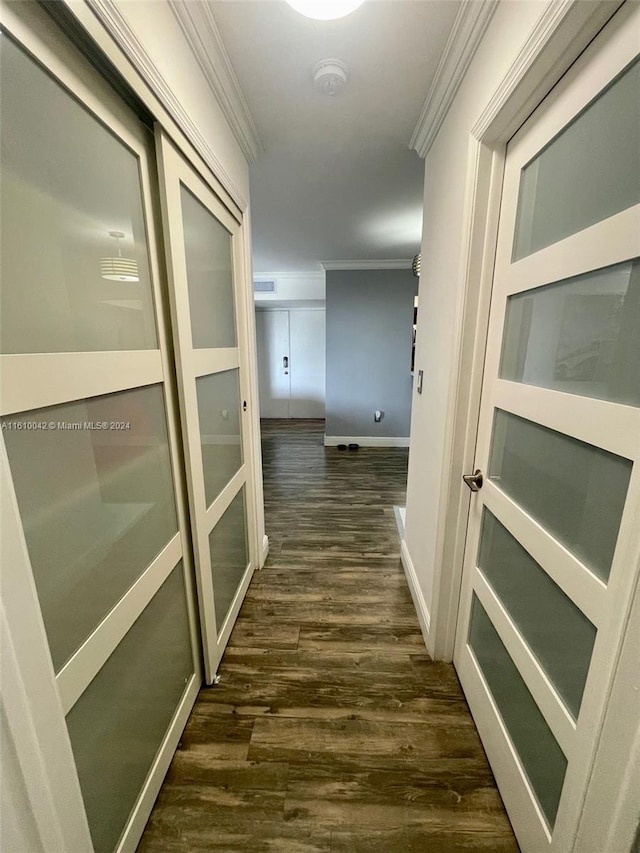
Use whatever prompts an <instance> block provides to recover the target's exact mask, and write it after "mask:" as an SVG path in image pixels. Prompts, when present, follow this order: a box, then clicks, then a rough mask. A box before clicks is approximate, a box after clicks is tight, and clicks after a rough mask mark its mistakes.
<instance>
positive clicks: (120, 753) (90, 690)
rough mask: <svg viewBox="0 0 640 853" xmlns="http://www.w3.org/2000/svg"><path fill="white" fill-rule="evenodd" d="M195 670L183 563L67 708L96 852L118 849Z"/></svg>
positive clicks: (68, 724)
mask: <svg viewBox="0 0 640 853" xmlns="http://www.w3.org/2000/svg"><path fill="white" fill-rule="evenodd" d="M192 674H193V661H192V657H191V644H190V639H189V626H188V622H187V606H186V598H185V589H184V581H183V577H182V563H178V565H177V566H176V568H175V569H174V570H173V571H172V573H171V574H170V575H169V577H168V578H167V580H166V581H165V582H164V584H163V585H162V586H161V587H160V589H159V590H158V592H157V593H156V595H155V596H154V598H153V599H152V600H151V601H150V602H149V604H148V605H147V607H146V608H145V610H144V611H143V612H142V614H141V615H140V616H139V618H138V619H137V621H136V622H135V623H134V624H133V626H132V627H131V628H130V630H129V632H128V633H127V634H126V636H125V638H124V639H123V640H122V642H121V643H120V645H119V646H118V647H117V648H116V650H115V651H114V652H113V654H112V655H111V657H110V658H109V659H108V660H107V662H106V663H105V665H104V666H103V667H102V669H101V670H100V672H99V673H98V674H97V675H96V677H95V678H94V679H93V681H92V682H91V684H90V685H89V686H88V687H87V689H86V690H85V692H84V693H83V694H82V696H81V697H80V699H79V700H78V701H77V702H76V704H75V705H74V706H73V708H72V709H71V711H70V712H69V714H68V715H67V726H68V729H69V736H70V738H71V746H72V748H73V754H74V756H75V760H76V765H77V768H78V776H79V778H80V787H81V789H82V795H83V798H84V803H85V807H86V810H87V817H88V819H89V828H90V830H91V837H92V839H93V843H94V846H95V850H96V853H112V851H113V850H114V849H115V847H116V844H117V843H118V839H119V838H120V835H121V834H122V830H123V829H124V826H125V824H126V822H127V819H128V817H129V815H130V813H131V810H132V808H133V806H134V805H135V802H136V800H137V798H138V794H139V793H140V790H141V789H142V786H143V784H144V780H145V779H146V777H147V774H148V773H149V770H150V769H151V765H152V763H153V760H154V758H155V756H156V754H157V752H158V749H159V748H160V745H161V743H162V741H163V739H164V736H165V734H166V732H167V729H168V728H169V725H170V723H171V720H172V718H173V714H174V712H175V710H176V708H177V706H178V703H179V702H180V697H181V696H182V694H183V693H184V690H185V688H186V685H187V682H188V681H189V679H190V678H191V676H192Z"/></svg>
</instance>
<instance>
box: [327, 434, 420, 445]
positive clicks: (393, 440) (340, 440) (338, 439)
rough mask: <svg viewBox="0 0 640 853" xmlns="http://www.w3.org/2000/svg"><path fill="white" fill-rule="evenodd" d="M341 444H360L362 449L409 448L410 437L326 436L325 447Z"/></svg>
mask: <svg viewBox="0 0 640 853" xmlns="http://www.w3.org/2000/svg"><path fill="white" fill-rule="evenodd" d="M339 444H347V445H348V444H359V445H360V447H409V436H407V437H406V438H405V437H404V436H401V437H397V436H374V435H325V437H324V445H325V447H337V446H338V445H339Z"/></svg>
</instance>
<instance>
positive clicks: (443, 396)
mask: <svg viewBox="0 0 640 853" xmlns="http://www.w3.org/2000/svg"><path fill="white" fill-rule="evenodd" d="M546 5H547V4H546V3H545V2H543V1H541V0H504V1H503V2H502V3H501V4H500V6H499V7H498V9H497V11H496V13H495V16H494V17H493V19H492V21H491V24H490V25H489V28H488V29H487V32H486V33H485V36H484V38H483V40H482V42H481V44H480V46H479V48H478V51H477V53H476V55H475V57H474V59H473V61H472V63H471V65H470V67H469V69H468V71H467V74H466V76H465V79H464V81H463V83H462V85H461V87H460V89H459V90H458V93H457V94H456V97H455V99H454V102H453V104H452V106H451V108H450V111H449V113H448V115H447V117H446V119H445V121H444V123H443V125H442V127H441V128H440V131H439V133H438V136H437V137H436V140H435V142H434V144H433V146H432V148H431V150H430V151H429V153H428V154H427V157H426V161H425V183H424V217H423V223H424V224H423V237H422V249H421V251H422V270H423V272H422V276H421V279H420V288H419V304H420V307H419V310H418V333H417V346H416V375H417V371H418V370H423V371H424V379H423V392H422V395H418V394H416V393H415V390H414V395H413V409H412V418H411V450H410V455H409V477H408V485H407V514H406V533H405V540H406V548H407V552H408V555H409V557H410V559H411V562H412V564H413V568H414V569H415V572H416V576H417V580H418V583H419V586H420V590H421V592H422V595H423V597H424V600H425V604H426V607H427V610H428V611H429V612H431V609H432V593H433V580H434V576H435V573H436V572H437V571H440V569H441V567H440V565H439V554H438V551H439V531H441V528H442V524H443V521H444V519H443V518H442V514H443V512H444V506H443V505H441V495H442V488H443V480H444V478H445V477H446V476H447V471H446V470H445V469H444V459H445V457H446V455H447V438H448V431H449V430H450V429H451V425H450V423H449V422H448V413H449V409H450V401H451V399H453V398H454V397H455V394H456V387H455V379H456V377H455V370H454V366H455V355H456V352H457V350H458V348H459V345H460V341H459V339H458V337H457V330H458V328H459V324H460V322H461V316H462V311H463V281H464V279H463V272H462V270H461V266H460V257H461V254H462V252H463V247H462V242H461V241H462V238H463V235H464V229H463V220H464V213H465V209H464V203H465V187H466V182H467V164H468V150H469V137H470V132H471V129H472V127H473V125H474V124H475V122H476V120H477V119H478V117H479V115H480V113H481V112H482V110H483V109H484V107H485V106H486V104H487V103H488V101H489V99H490V98H491V96H492V95H493V93H494V91H495V89H496V88H497V85H498V83H499V81H500V80H501V79H502V77H503V76H504V74H505V73H506V71H507V69H508V68H509V66H510V65H511V64H512V62H513V61H514V59H515V57H516V56H517V54H518V52H519V50H520V48H521V46H522V44H523V42H524V41H525V39H526V38H527V36H528V35H529V33H530V31H531V29H532V28H533V27H534V25H535V23H536V21H537V20H538V18H539V16H540V15H541V14H542V12H543V11H544V9H545V7H546ZM442 569H443V570H444V571H446V570H447V567H442Z"/></svg>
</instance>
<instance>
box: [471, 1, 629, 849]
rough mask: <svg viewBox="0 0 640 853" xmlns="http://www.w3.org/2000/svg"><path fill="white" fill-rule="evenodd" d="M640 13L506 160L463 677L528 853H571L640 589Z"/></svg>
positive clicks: (592, 56)
mask: <svg viewBox="0 0 640 853" xmlns="http://www.w3.org/2000/svg"><path fill="white" fill-rule="evenodd" d="M639 11H640V10H638V8H637V7H636V8H635V10H634V9H633V8H629V7H628V6H625V7H623V8H622V9H621V10H620V11H619V12H618V13H617V15H616V16H615V17H614V18H613V20H612V21H611V22H610V23H609V25H608V26H607V27H606V28H605V30H603V32H602V33H601V34H600V36H599V37H598V38H597V39H596V40H595V41H594V42H593V43H592V44H591V46H590V47H589V49H588V50H587V51H586V52H585V53H584V54H583V55H582V56H581V58H580V59H579V60H578V61H577V62H576V64H575V65H574V66H573V67H572V68H571V69H570V71H569V72H568V73H567V74H566V75H565V77H564V78H563V79H562V80H561V81H560V83H559V84H558V85H557V86H556V88H555V89H554V91H553V92H552V93H551V94H550V95H549V96H548V98H547V99H546V100H545V101H544V102H543V103H542V104H541V105H540V107H539V108H538V109H537V110H536V112H535V113H534V114H533V115H532V116H531V118H530V119H528V121H527V122H526V124H525V125H524V126H523V127H522V128H521V129H520V131H519V132H518V133H517V134H516V136H515V137H514V138H513V139H512V140H511V142H510V143H509V145H508V147H507V156H506V162H505V176H504V186H503V198H502V205H501V219H500V224H499V234H498V247H497V256H496V266H495V275H494V283H493V294H492V304H491V316H490V327H489V336H488V344H487V354H486V361H485V373H484V380H483V390H482V401H481V414H480V423H479V432H478V443H477V448H476V464H475V466H474V467H475V468H476V469H478V470H479V471H480V472H481V474H482V479H481V478H480V477H476V478H473V477H470V478H469V482H468V485H470V487H472V489H473V490H475V491H474V493H473V495H472V497H471V509H470V520H469V528H468V535H467V549H466V553H465V569H464V575H463V592H462V598H461V605H460V613H459V621H458V634H457V641H456V652H455V664H456V668H457V670H458V673H459V675H460V679H461V682H462V685H463V687H464V690H465V693H466V695H467V698H468V701H469V705H470V707H471V710H472V713H473V715H474V718H475V720H476V723H477V725H478V729H479V732H480V735H481V737H482V740H483V743H484V745H485V749H486V751H487V755H488V757H489V760H490V763H491V765H492V768H493V771H494V774H495V776H496V780H497V782H498V786H499V788H500V791H501V793H502V796H503V799H504V802H505V805H506V808H507V810H508V813H509V816H510V818H511V821H512V824H513V827H514V830H515V833H516V836H517V838H518V841H519V843H520V846H521V848H522V850H523V851H524V853H540V851H542V850H546V849H549V850H550V851H557V853H569V851H572V850H573V841H574V836H575V829H576V825H577V821H578V819H579V817H580V809H581V804H582V801H583V796H584V792H585V789H586V785H587V784H588V779H589V772H590V767H591V764H592V761H593V756H594V750H595V747H596V744H597V738H598V732H599V729H600V726H601V724H602V719H603V713H604V710H605V703H606V696H607V691H608V684H609V679H610V676H611V672H612V670H613V666H614V662H615V660H616V655H617V650H618V648H619V645H620V642H621V640H622V637H623V632H624V626H625V622H626V618H627V611H628V606H629V601H630V596H631V593H632V591H633V589H634V586H635V584H636V582H637V576H638V565H639V557H640V535H639V533H638V531H639V529H640V258H639V256H640V101H639V99H638V92H639V91H640V62H639V61H638V56H637V54H638V40H637V32H638V31H639V27H640V18H639Z"/></svg>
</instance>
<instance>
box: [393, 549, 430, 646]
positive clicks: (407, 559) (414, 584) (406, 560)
mask: <svg viewBox="0 0 640 853" xmlns="http://www.w3.org/2000/svg"><path fill="white" fill-rule="evenodd" d="M400 559H401V560H402V567H403V568H404V573H405V575H406V576H407V583H408V584H409V592H410V593H411V598H412V599H413V605H414V607H415V608H416V613H417V614H418V622H419V623H420V630H421V631H422V636H423V637H424V642H425V645H426V646H427V648H428V647H429V630H430V628H431V616H430V615H429V611H428V609H427V603H426V601H425V600H424V595H423V594H422V590H421V589H420V584H419V583H418V576H417V575H416V570H415V569H414V567H413V561H412V560H411V555H410V554H409V551H408V549H407V543H406V541H405V540H404V539H403V540H402V542H401V543H400Z"/></svg>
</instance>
